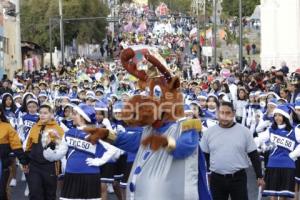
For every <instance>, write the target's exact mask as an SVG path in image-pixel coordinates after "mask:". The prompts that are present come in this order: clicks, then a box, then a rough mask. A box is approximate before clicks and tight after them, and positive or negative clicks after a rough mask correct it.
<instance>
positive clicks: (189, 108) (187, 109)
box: [184, 104, 193, 114]
mask: <svg viewBox="0 0 300 200" xmlns="http://www.w3.org/2000/svg"><path fill="white" fill-rule="evenodd" d="M192 112H193V111H192V109H191V107H190V106H189V105H188V104H184V113H185V114H187V113H192Z"/></svg>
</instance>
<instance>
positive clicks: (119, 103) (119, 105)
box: [113, 101, 124, 112]
mask: <svg viewBox="0 0 300 200" xmlns="http://www.w3.org/2000/svg"><path fill="white" fill-rule="evenodd" d="M123 106H124V104H123V102H122V101H116V102H115V103H114V105H113V112H121V111H122V109H123Z"/></svg>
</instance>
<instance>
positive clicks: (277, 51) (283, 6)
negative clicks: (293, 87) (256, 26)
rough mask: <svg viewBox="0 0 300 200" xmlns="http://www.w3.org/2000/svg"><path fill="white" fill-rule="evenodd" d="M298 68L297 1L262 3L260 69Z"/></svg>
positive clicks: (299, 2)
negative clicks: (282, 66) (285, 64)
mask: <svg viewBox="0 0 300 200" xmlns="http://www.w3.org/2000/svg"><path fill="white" fill-rule="evenodd" d="M282 61H286V63H287V65H288V66H289V67H290V71H291V72H292V71H294V70H295V69H296V68H298V67H300V0H261V64H262V68H264V69H269V68H270V67H271V66H276V67H280V64H281V62H282Z"/></svg>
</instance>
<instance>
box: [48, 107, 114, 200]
mask: <svg viewBox="0 0 300 200" xmlns="http://www.w3.org/2000/svg"><path fill="white" fill-rule="evenodd" d="M95 116H96V113H95V110H94V108H93V107H91V106H88V105H86V104H80V105H79V106H76V105H73V122H74V125H75V126H76V128H73V129H70V130H68V131H67V132H66V133H65V135H64V136H63V138H62V140H61V142H60V144H59V145H57V147H56V148H55V149H54V150H52V149H51V148H47V149H46V150H44V157H45V158H46V159H48V160H49V161H54V160H60V159H61V158H63V157H64V156H65V155H66V160H67V164H66V169H65V175H64V184H63V188H62V192H61V198H60V199H95V200H96V199H100V168H99V166H101V165H103V164H104V163H106V162H107V161H108V160H109V159H110V158H111V157H112V156H113V155H114V154H115V150H114V149H112V148H111V149H106V148H105V147H104V145H103V144H102V143H101V142H99V141H94V142H88V141H86V139H87V136H89V135H88V134H87V132H85V131H84V130H85V129H88V128H86V127H87V126H88V125H93V124H95V123H96V120H95ZM83 129H84V130H83ZM90 129H91V130H93V129H95V128H90Z"/></svg>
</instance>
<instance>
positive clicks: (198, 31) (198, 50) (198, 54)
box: [196, 0, 201, 63]
mask: <svg viewBox="0 0 300 200" xmlns="http://www.w3.org/2000/svg"><path fill="white" fill-rule="evenodd" d="M196 8H197V11H196V12H197V57H198V59H199V63H200V60H201V58H200V56H201V55H200V22H199V21H200V20H199V9H200V0H197V6H196Z"/></svg>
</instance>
